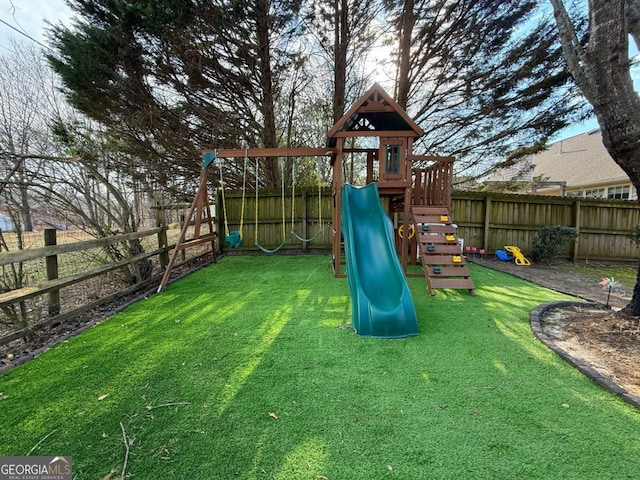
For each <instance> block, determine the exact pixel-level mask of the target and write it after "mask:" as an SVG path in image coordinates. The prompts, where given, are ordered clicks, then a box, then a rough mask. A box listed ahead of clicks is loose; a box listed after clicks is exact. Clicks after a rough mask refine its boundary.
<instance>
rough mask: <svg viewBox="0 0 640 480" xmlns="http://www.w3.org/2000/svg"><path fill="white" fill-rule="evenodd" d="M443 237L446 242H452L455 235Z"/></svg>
mask: <svg viewBox="0 0 640 480" xmlns="http://www.w3.org/2000/svg"><path fill="white" fill-rule="evenodd" d="M444 239H445V240H446V241H447V242H453V241H455V239H456V237H454V236H453V235H447V236H445V237H444Z"/></svg>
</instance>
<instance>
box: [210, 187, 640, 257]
mask: <svg viewBox="0 0 640 480" xmlns="http://www.w3.org/2000/svg"><path fill="white" fill-rule="evenodd" d="M422 178H423V179H424V178H428V175H426V176H423V177H422ZM421 185H422V186H423V187H422V190H423V189H424V180H423V182H421ZM321 194H322V217H323V218H322V222H320V221H319V216H318V195H317V190H314V189H310V190H307V191H304V192H296V197H295V200H292V198H291V192H287V193H286V194H285V220H286V228H285V234H286V235H287V236H288V238H287V244H286V245H285V247H284V248H285V249H295V250H300V249H302V250H306V249H312V248H313V249H323V250H324V249H329V248H330V247H331V235H332V231H331V228H332V225H331V208H332V205H331V198H330V191H329V189H323V190H322V192H321ZM423 197H424V195H420V198H421V200H424V198H423ZM225 198H226V204H227V205H226V210H227V216H228V225H229V229H230V230H239V229H240V213H241V205H242V201H241V199H242V194H241V192H236V191H234V192H227V193H226V194H225ZM414 198H416V197H414ZM293 201H295V206H294V208H295V217H296V218H295V219H294V221H293V230H294V231H296V232H297V233H298V234H299V235H300V236H301V237H304V238H310V237H313V236H314V235H315V233H316V232H317V231H318V228H322V229H323V233H322V234H321V235H319V236H318V237H317V238H316V239H314V240H313V241H312V242H308V244H303V243H302V242H300V241H298V240H297V239H295V237H293V236H291V235H290V231H291V230H292V222H291V206H292V202H293ZM414 201H415V200H414ZM221 205H222V204H221V198H220V195H219V194H218V208H217V212H218V231H220V232H224V221H223V214H222V206H221ZM258 207H259V216H258V220H259V223H258V237H259V238H258V241H259V243H260V244H261V245H264V246H268V247H274V246H277V245H279V244H280V243H281V241H282V236H283V233H282V208H281V194H280V192H279V191H266V192H263V191H262V190H261V191H260V194H259V205H258ZM451 215H452V218H453V219H454V221H455V222H456V224H457V225H458V228H459V237H460V238H463V239H464V241H465V245H468V246H475V247H478V248H484V249H485V250H486V251H487V253H491V254H492V253H494V252H495V251H496V250H499V249H502V248H503V247H504V246H505V245H516V246H518V247H519V248H520V249H521V250H522V251H523V252H525V253H526V252H527V251H529V250H530V249H531V245H532V243H533V239H534V237H535V235H536V233H537V232H538V231H539V230H540V229H541V228H542V227H545V226H549V225H564V226H569V227H575V228H577V230H578V233H579V237H578V239H577V240H576V242H574V243H572V244H571V245H569V246H567V247H566V248H565V249H564V251H562V252H561V257H562V258H565V259H567V260H572V261H574V262H578V261H587V260H603V261H614V260H615V261H634V260H636V259H637V258H638V256H639V251H638V248H637V247H636V246H635V244H634V243H633V242H632V241H631V240H630V238H629V234H630V233H631V231H632V230H633V228H634V227H635V226H636V225H640V205H638V204H636V203H634V202H628V201H618V200H601V199H588V198H574V197H549V196H542V195H508V194H500V193H492V192H457V193H455V194H454V195H453V196H452V199H451ZM254 222H255V192H254V191H247V194H246V196H245V207H244V221H243V226H242V235H243V238H244V241H243V245H242V247H241V248H240V249H239V250H244V251H251V250H257V248H256V247H255V246H254V239H255V223H254ZM221 237H222V235H221ZM220 243H221V248H222V249H223V250H227V251H228V250H229V247H227V246H225V245H223V243H224V242H222V241H221V242H220Z"/></svg>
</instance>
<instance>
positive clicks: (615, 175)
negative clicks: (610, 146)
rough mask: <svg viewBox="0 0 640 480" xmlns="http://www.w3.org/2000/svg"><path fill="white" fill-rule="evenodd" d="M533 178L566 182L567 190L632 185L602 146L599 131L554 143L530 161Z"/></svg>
mask: <svg viewBox="0 0 640 480" xmlns="http://www.w3.org/2000/svg"><path fill="white" fill-rule="evenodd" d="M531 161H532V162H533V165H534V169H533V175H534V177H537V176H542V177H543V178H544V179H545V180H550V181H554V182H566V185H567V187H569V188H572V187H583V186H590V185H598V184H606V183H610V182H629V177H628V176H627V174H626V173H624V171H623V170H622V169H621V168H620V167H619V166H618V164H617V163H616V162H615V161H614V160H613V159H612V158H611V156H610V155H609V152H607V150H606V148H605V147H604V145H603V144H602V134H601V133H600V130H593V131H590V132H587V133H583V134H580V135H575V136H573V137H570V138H567V139H564V140H560V141H559V142H555V143H552V144H551V145H549V148H547V149H546V150H545V151H543V152H540V153H538V154H536V155H534V156H533V157H531Z"/></svg>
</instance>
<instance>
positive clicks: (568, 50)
mask: <svg viewBox="0 0 640 480" xmlns="http://www.w3.org/2000/svg"><path fill="white" fill-rule="evenodd" d="M550 1H551V4H552V5H553V9H554V15H555V18H556V23H557V25H558V31H559V33H560V40H561V43H562V49H563V52H564V55H565V58H566V60H567V66H568V68H569V70H570V72H571V75H572V76H573V78H574V80H575V81H576V84H577V85H578V87H579V88H580V90H581V91H582V93H583V94H584V96H585V97H586V99H587V100H588V101H589V103H590V104H591V105H592V106H593V110H594V112H595V114H596V118H597V120H598V125H599V126H600V129H601V130H602V141H603V143H604V146H605V148H606V149H607V151H608V152H609V155H611V157H612V158H613V160H614V161H615V162H616V163H617V164H618V165H619V166H620V168H622V170H624V172H625V173H626V174H627V175H628V176H629V178H630V180H631V183H632V184H633V186H634V187H635V188H636V191H640V97H639V96H638V94H637V93H636V92H635V90H634V87H633V80H632V78H631V70H630V62H629V58H628V51H629V40H628V38H629V34H630V33H631V34H632V35H633V36H634V39H635V38H636V36H635V35H636V33H637V28H638V12H640V9H639V7H640V5H639V2H638V0H589V41H588V43H587V44H586V45H585V46H583V44H582V43H581V42H580V41H579V40H578V38H577V35H576V33H575V29H574V28H573V25H572V24H571V23H570V20H569V16H568V14H567V11H566V9H565V8H564V5H563V3H562V1H561V0H550ZM625 311H627V312H629V313H632V314H633V315H636V316H640V266H639V270H638V276H637V280H636V285H635V287H634V290H633V297H632V299H631V303H630V304H629V305H628V306H627V307H625Z"/></svg>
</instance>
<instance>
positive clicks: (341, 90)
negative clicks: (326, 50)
mask: <svg viewBox="0 0 640 480" xmlns="http://www.w3.org/2000/svg"><path fill="white" fill-rule="evenodd" d="M334 8H335V22H334V23H335V25H334V61H335V69H334V72H333V75H334V78H333V85H334V90H333V123H336V122H337V121H338V120H340V118H342V115H343V114H344V108H345V97H346V90H347V42H348V38H349V32H348V13H349V3H348V0H335V3H334Z"/></svg>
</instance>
